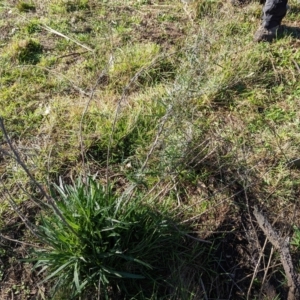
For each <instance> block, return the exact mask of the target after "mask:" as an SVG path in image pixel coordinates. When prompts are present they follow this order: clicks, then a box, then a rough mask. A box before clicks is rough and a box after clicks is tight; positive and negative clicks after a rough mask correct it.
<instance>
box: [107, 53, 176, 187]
mask: <svg viewBox="0 0 300 300" xmlns="http://www.w3.org/2000/svg"><path fill="white" fill-rule="evenodd" d="M174 54H175V52H173V53H170V54H168V55H167V56H172V55H174ZM165 57H166V55H165V54H162V55H159V56H158V57H156V58H154V59H153V60H152V61H151V62H150V64H149V65H148V66H145V67H142V68H141V69H140V70H139V71H138V72H137V73H136V74H135V75H134V76H133V77H132V78H131V79H130V80H129V82H128V84H127V85H126V86H125V88H124V89H123V92H122V95H121V98H120V99H119V101H118V104H117V109H116V112H115V116H114V120H113V125H112V129H111V133H110V136H109V142H108V147H107V156H106V184H107V190H108V184H109V176H108V166H109V159H110V152H111V145H112V141H113V135H114V133H115V129H116V125H117V120H118V116H119V113H120V110H121V104H122V103H123V102H124V100H125V99H126V97H127V93H128V91H129V88H130V87H131V85H132V84H133V83H134V82H135V81H136V80H137V79H138V77H139V76H140V75H141V74H142V73H143V72H144V71H146V70H147V69H149V68H151V67H152V66H154V65H155V64H156V63H157V62H159V61H160V60H162V59H164V58H165ZM157 140H158V137H156V140H155V143H156V142H157ZM154 147H155V146H152V147H151V149H150V151H149V153H150V154H149V153H148V155H147V158H146V162H145V163H144V165H143V166H142V168H141V170H143V169H144V167H145V165H146V163H147V161H148V159H149V157H150V155H151V153H152V151H153V150H154Z"/></svg>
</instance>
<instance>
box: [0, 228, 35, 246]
mask: <svg viewBox="0 0 300 300" xmlns="http://www.w3.org/2000/svg"><path fill="white" fill-rule="evenodd" d="M0 238H2V239H4V240H7V241H10V242H14V243H17V244H21V245H25V246H30V247H34V248H41V247H40V246H39V245H35V244H31V243H26V242H22V241H18V240H15V239H12V238H10V237H7V236H5V235H3V234H2V233H1V232H0ZM2 245H4V244H2Z"/></svg>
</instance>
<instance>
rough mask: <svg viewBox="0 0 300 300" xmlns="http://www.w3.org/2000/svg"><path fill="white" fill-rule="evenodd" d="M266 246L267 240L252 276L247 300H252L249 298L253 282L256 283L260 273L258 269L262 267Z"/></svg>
mask: <svg viewBox="0 0 300 300" xmlns="http://www.w3.org/2000/svg"><path fill="white" fill-rule="evenodd" d="M266 246H267V239H265V242H264V245H263V247H262V249H261V251H260V253H259V258H258V261H257V263H256V266H255V269H254V272H253V275H252V278H251V282H250V285H249V288H248V292H247V300H249V299H251V298H249V297H250V293H251V289H252V285H253V282H254V280H255V277H256V275H257V273H258V267H259V265H260V261H261V259H262V257H263V255H264V251H265V248H266Z"/></svg>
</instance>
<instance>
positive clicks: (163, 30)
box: [134, 10, 186, 49]
mask: <svg viewBox="0 0 300 300" xmlns="http://www.w3.org/2000/svg"><path fill="white" fill-rule="evenodd" d="M168 19H173V20H172V21H170V20H168ZM176 19H177V17H176V16H174V15H172V14H171V13H170V12H166V13H164V14H162V13H159V12H157V11H155V10H153V11H150V12H148V13H145V14H144V15H143V18H142V21H141V22H140V23H139V24H138V25H135V26H134V35H135V38H136V39H137V40H139V41H148V42H149V41H150V42H153V43H156V44H158V45H161V46H162V47H163V48H165V49H168V48H170V47H172V46H179V45H180V44H181V42H182V41H183V40H184V39H185V37H186V36H185V34H186V33H185V31H186V29H185V28H183V27H182V22H183V20H180V22H179V21H177V20H176Z"/></svg>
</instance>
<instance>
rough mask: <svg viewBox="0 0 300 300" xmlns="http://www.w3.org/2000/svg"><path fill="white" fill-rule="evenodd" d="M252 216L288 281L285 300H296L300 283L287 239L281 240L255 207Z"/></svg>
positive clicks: (299, 293)
mask: <svg viewBox="0 0 300 300" xmlns="http://www.w3.org/2000/svg"><path fill="white" fill-rule="evenodd" d="M253 214H254V216H255V218H256V220H257V223H258V225H259V227H260V228H261V229H262V231H263V232H264V234H265V235H266V237H267V238H268V239H269V241H270V242H271V244H272V245H273V247H274V248H275V249H277V250H278V251H279V254H280V259H281V262H282V265H283V269H284V271H285V274H286V277H287V281H288V287H289V292H288V297H287V300H297V299H299V297H300V281H299V274H297V273H296V271H295V270H294V265H293V262H292V257H291V254H290V250H289V238H281V237H280V236H279V235H278V234H277V232H275V230H274V229H273V227H272V225H271V224H270V223H269V221H268V220H267V219H266V217H265V216H264V215H263V213H262V212H260V211H259V210H258V208H257V207H256V206H255V207H254V210H253Z"/></svg>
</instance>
